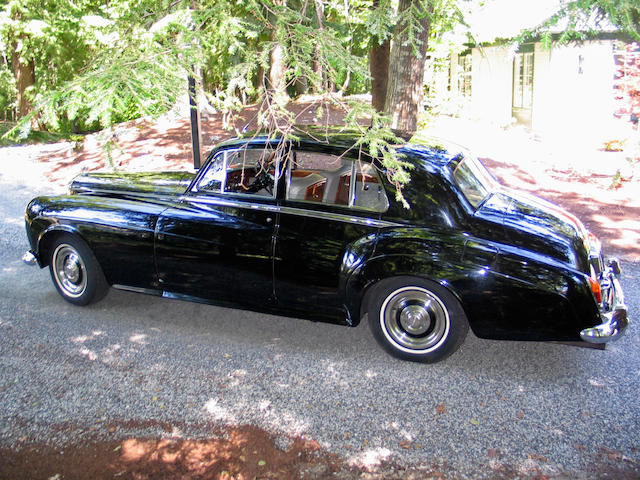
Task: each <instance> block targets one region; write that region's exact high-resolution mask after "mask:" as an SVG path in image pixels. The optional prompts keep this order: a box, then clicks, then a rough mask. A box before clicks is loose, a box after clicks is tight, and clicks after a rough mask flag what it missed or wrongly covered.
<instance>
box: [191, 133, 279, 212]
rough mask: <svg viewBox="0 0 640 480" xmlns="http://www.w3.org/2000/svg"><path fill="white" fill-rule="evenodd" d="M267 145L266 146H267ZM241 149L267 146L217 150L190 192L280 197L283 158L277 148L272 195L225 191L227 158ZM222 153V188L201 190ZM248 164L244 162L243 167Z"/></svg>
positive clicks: (266, 198)
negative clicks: (202, 184)
mask: <svg viewBox="0 0 640 480" xmlns="http://www.w3.org/2000/svg"><path fill="white" fill-rule="evenodd" d="M265 147H266V146H265ZM241 150H245V151H246V150H263V151H264V150H266V148H263V147H258V148H249V147H248V146H243V147H239V148H227V149H225V150H221V151H219V152H216V154H215V155H214V156H213V158H212V159H211V161H210V162H209V163H208V165H207V169H206V170H204V171H203V172H202V175H201V176H200V177H199V178H198V181H197V182H196V184H195V185H194V187H193V189H192V190H191V192H190V193H193V194H198V195H207V194H215V195H225V196H237V197H242V198H256V199H263V200H276V199H277V198H278V184H279V183H280V177H281V176H282V170H281V165H282V162H281V159H282V154H281V153H279V152H278V151H277V150H275V149H274V153H276V159H275V178H274V182H273V183H274V186H273V192H272V193H271V195H258V194H256V193H242V192H226V191H225V186H226V183H227V175H228V171H227V159H228V158H229V155H231V154H232V153H236V152H240V151H241ZM220 154H222V156H223V157H222V168H223V171H224V172H225V173H224V178H223V179H222V181H221V182H220V189H219V190H207V189H204V190H200V189H199V188H198V187H199V185H200V182H202V180H203V179H204V178H205V177H206V176H207V172H208V171H209V170H210V169H211V168H212V166H213V165H214V163H215V162H216V158H217V157H218V155H220ZM245 165H246V164H245V163H244V162H243V168H244V166H245Z"/></svg>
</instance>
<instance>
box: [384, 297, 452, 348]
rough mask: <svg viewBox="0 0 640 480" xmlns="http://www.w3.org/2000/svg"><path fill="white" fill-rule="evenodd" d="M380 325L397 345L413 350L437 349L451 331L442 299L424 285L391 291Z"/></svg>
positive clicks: (397, 346)
mask: <svg viewBox="0 0 640 480" xmlns="http://www.w3.org/2000/svg"><path fill="white" fill-rule="evenodd" d="M380 325H381V326H382V331H383V332H384V334H385V336H386V337H387V339H388V340H389V341H390V342H392V343H393V344H395V346H396V348H399V349H400V350H403V351H406V352H410V353H425V352H429V351H431V350H435V349H436V348H438V347H439V346H440V345H442V343H443V342H444V341H445V340H446V338H447V335H448V334H449V328H450V319H449V313H448V311H447V309H446V307H445V306H444V304H443V303H442V301H441V300H440V299H439V298H438V297H437V296H436V295H435V294H433V293H432V292H430V291H429V290H427V289H424V288H421V287H403V288H400V289H398V290H396V291H395V292H393V293H391V295H389V296H388V297H387V298H386V300H385V301H384V303H383V305H382V308H381V310H380Z"/></svg>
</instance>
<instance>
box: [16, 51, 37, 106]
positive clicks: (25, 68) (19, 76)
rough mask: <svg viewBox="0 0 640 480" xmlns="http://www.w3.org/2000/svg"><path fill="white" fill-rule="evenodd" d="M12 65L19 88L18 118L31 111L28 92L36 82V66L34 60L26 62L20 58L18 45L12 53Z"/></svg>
mask: <svg viewBox="0 0 640 480" xmlns="http://www.w3.org/2000/svg"><path fill="white" fill-rule="evenodd" d="M11 66H12V68H13V75H14V76H15V78H16V88H17V90H18V98H17V100H18V112H17V113H18V118H22V117H24V116H26V115H28V114H29V113H31V109H32V105H31V101H30V100H29V97H28V95H27V93H26V92H27V89H28V88H29V87H31V86H32V85H35V83H36V67H35V64H34V63H33V60H30V61H26V62H25V61H23V60H22V59H21V58H20V52H16V45H14V48H13V54H12V55H11Z"/></svg>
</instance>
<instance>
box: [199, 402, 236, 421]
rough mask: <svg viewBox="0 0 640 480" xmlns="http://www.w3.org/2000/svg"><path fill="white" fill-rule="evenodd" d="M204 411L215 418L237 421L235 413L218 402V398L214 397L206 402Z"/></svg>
mask: <svg viewBox="0 0 640 480" xmlns="http://www.w3.org/2000/svg"><path fill="white" fill-rule="evenodd" d="M203 409H204V411H206V412H207V413H208V414H209V415H211V417H212V419H213V420H218V421H223V422H228V423H235V422H236V421H237V419H236V417H235V415H233V414H232V413H231V412H230V411H229V410H228V409H226V408H225V407H223V406H222V405H220V404H219V403H218V400H217V399H215V398H212V399H210V400H208V401H207V403H205V404H204V407H203Z"/></svg>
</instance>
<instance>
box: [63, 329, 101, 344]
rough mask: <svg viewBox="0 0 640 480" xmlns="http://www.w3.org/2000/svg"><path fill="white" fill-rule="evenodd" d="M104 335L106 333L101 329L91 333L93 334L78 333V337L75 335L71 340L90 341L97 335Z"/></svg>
mask: <svg viewBox="0 0 640 480" xmlns="http://www.w3.org/2000/svg"><path fill="white" fill-rule="evenodd" d="M102 335H105V333H104V332H103V331H101V330H95V331H93V332H92V333H91V335H78V336H77V337H73V338H72V339H71V341H72V342H73V343H85V342H88V341H90V340H93V339H95V338H96V337H100V336H102Z"/></svg>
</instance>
